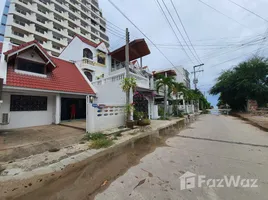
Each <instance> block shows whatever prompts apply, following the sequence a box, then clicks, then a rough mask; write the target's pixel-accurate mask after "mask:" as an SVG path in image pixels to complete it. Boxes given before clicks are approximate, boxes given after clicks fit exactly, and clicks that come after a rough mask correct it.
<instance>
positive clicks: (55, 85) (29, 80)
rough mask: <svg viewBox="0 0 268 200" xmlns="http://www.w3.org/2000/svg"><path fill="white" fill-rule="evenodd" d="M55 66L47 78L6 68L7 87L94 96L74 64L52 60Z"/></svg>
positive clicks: (56, 59) (57, 59)
mask: <svg viewBox="0 0 268 200" xmlns="http://www.w3.org/2000/svg"><path fill="white" fill-rule="evenodd" d="M51 59H52V60H53V62H54V63H55V64H56V65H57V68H55V70H54V71H52V72H51V74H50V75H48V77H47V78H42V77H38V76H31V75H24V74H19V73H16V72H15V71H14V69H13V67H8V71H7V83H6V85H7V86H13V87H24V88H33V89H41V90H52V91H62V92H70V93H83V94H95V93H94V91H93V89H92V88H91V87H90V85H89V84H88V83H87V81H86V80H85V79H84V77H83V76H82V74H81V73H80V71H79V70H78V69H77V67H76V66H75V64H73V63H71V62H68V61H65V60H61V59H59V58H52V57H51Z"/></svg>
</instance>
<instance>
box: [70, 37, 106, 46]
mask: <svg viewBox="0 0 268 200" xmlns="http://www.w3.org/2000/svg"><path fill="white" fill-rule="evenodd" d="M75 37H78V38H79V39H80V40H81V41H82V42H84V43H86V44H88V45H90V46H92V47H94V48H97V47H98V46H99V45H100V44H101V43H102V42H100V43H99V44H96V43H94V42H92V41H90V40H89V39H87V38H84V37H83V36H81V35H78V34H77V35H75ZM75 37H74V38H75Z"/></svg>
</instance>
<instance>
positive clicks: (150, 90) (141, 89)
mask: <svg viewBox="0 0 268 200" xmlns="http://www.w3.org/2000/svg"><path fill="white" fill-rule="evenodd" d="M136 90H137V91H138V92H148V93H152V92H155V90H152V89H147V88H142V87H136Z"/></svg>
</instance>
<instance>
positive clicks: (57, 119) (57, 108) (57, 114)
mask: <svg viewBox="0 0 268 200" xmlns="http://www.w3.org/2000/svg"><path fill="white" fill-rule="evenodd" d="M55 104H56V106H55V124H59V123H60V116H61V97H60V94H57V95H56V103H55Z"/></svg>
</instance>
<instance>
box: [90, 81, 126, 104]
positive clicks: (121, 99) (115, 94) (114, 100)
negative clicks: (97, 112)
mask: <svg viewBox="0 0 268 200" xmlns="http://www.w3.org/2000/svg"><path fill="white" fill-rule="evenodd" d="M94 87H95V88H96V89H97V97H98V98H97V100H96V102H105V103H108V104H125V103H126V93H125V92H123V91H122V88H121V85H120V82H119V81H116V82H109V83H106V84H103V85H94Z"/></svg>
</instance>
